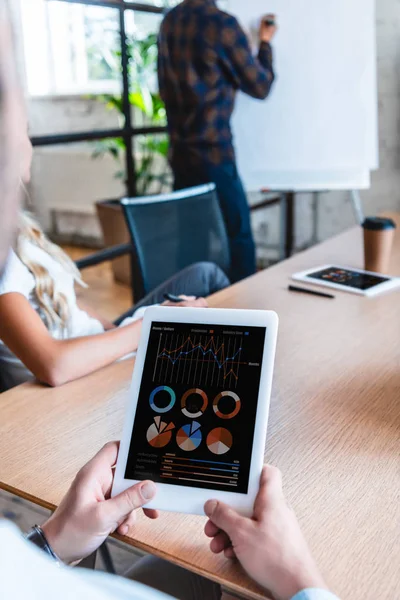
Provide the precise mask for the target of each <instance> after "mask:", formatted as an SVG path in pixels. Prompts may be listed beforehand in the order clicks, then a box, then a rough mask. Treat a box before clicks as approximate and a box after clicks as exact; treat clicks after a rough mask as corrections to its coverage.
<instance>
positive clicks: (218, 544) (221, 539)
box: [210, 531, 232, 554]
mask: <svg viewBox="0 0 400 600" xmlns="http://www.w3.org/2000/svg"><path fill="white" fill-rule="evenodd" d="M229 546H232V543H231V540H230V539H229V537H228V536H227V535H226V533H225V531H220V533H218V535H216V536H215V538H214V539H213V540H211V543H210V548H211V552H214V554H220V552H223V551H224V550H225V549H226V548H229Z"/></svg>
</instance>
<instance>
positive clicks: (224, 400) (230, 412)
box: [213, 391, 241, 419]
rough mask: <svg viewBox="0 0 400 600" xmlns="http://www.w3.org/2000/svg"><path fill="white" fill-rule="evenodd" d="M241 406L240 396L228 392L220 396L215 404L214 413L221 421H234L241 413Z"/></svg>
mask: <svg viewBox="0 0 400 600" xmlns="http://www.w3.org/2000/svg"><path fill="white" fill-rule="evenodd" d="M240 406H241V403H240V398H239V396H238V395H237V394H235V393H234V392H228V391H226V392H221V393H220V394H218V396H217V397H216V398H215V400H214V402H213V409H214V412H215V414H216V415H217V417H219V418H220V419H233V417H236V415H237V414H238V412H239V411H240ZM221 408H222V410H221Z"/></svg>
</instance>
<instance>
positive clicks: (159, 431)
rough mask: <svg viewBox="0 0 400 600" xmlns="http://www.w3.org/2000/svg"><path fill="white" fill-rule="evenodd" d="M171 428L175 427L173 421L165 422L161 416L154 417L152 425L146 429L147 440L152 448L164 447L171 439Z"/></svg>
mask: <svg viewBox="0 0 400 600" xmlns="http://www.w3.org/2000/svg"><path fill="white" fill-rule="evenodd" d="M173 429H175V425H174V424H173V423H165V422H164V421H162V420H161V417H154V423H153V425H150V427H149V428H148V430H147V434H146V438H147V441H148V442H149V444H150V446H153V448H164V446H166V445H167V444H169V442H170V441H171V438H172V430H173Z"/></svg>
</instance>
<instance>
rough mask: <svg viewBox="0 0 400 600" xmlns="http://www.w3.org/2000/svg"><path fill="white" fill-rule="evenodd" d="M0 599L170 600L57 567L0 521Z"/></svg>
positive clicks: (108, 578) (112, 579)
mask: <svg viewBox="0 0 400 600" xmlns="http://www.w3.org/2000/svg"><path fill="white" fill-rule="evenodd" d="M0 598H4V599H6V598H7V600H19V599H21V598H23V599H24V600H39V599H40V600H55V599H57V600H171V598H170V597H169V596H166V595H165V594H162V593H160V592H157V591H155V590H153V589H151V588H148V587H146V586H143V585H142V584H140V583H136V582H133V581H128V580H125V579H122V578H120V577H117V576H116V575H108V574H105V573H101V572H99V571H89V570H86V569H79V568H70V567H64V566H61V567H59V566H57V564H56V563H55V561H53V560H52V559H51V558H50V557H49V556H47V555H46V554H45V553H44V552H43V551H42V550H39V548H36V546H34V545H33V544H31V543H30V542H27V541H25V540H24V539H23V537H22V536H21V534H20V532H19V531H18V529H17V528H16V527H15V526H14V525H11V524H9V523H7V522H6V521H4V520H3V521H0Z"/></svg>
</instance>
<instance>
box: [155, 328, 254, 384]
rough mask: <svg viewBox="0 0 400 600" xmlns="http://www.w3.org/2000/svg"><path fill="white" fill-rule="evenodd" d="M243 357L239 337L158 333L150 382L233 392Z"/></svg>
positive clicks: (241, 337) (233, 335)
mask: <svg viewBox="0 0 400 600" xmlns="http://www.w3.org/2000/svg"><path fill="white" fill-rule="evenodd" d="M242 354H243V336H242V335H236V334H227V335H214V334H213V333H208V334H201V333H197V334H196V333H194V334H191V335H189V336H187V337H185V335H184V334H179V333H160V334H159V336H158V348H157V357H156V361H155V365H154V373H153V381H158V380H163V381H165V382H168V383H182V384H192V385H197V384H199V385H200V384H201V385H203V386H204V385H205V386H208V385H209V386H211V387H213V386H220V387H224V388H227V387H234V388H236V387H237V384H238V380H239V376H240V367H241V366H242V365H246V361H245V360H244V359H243V356H242Z"/></svg>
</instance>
